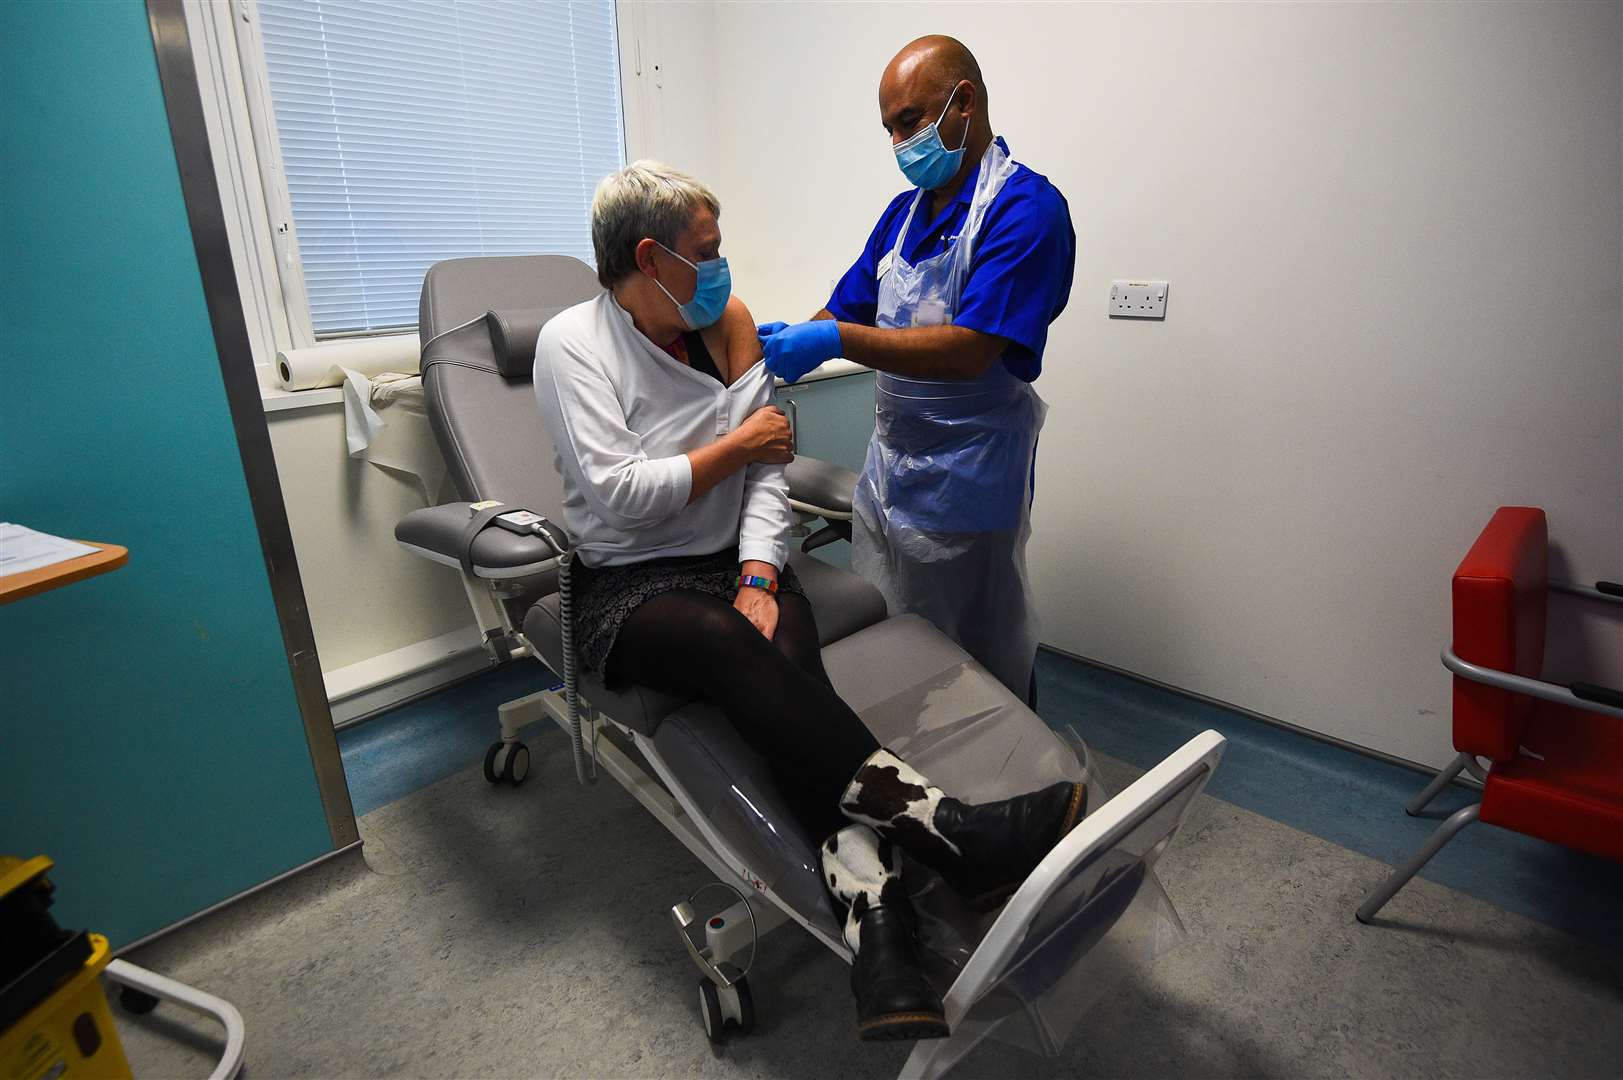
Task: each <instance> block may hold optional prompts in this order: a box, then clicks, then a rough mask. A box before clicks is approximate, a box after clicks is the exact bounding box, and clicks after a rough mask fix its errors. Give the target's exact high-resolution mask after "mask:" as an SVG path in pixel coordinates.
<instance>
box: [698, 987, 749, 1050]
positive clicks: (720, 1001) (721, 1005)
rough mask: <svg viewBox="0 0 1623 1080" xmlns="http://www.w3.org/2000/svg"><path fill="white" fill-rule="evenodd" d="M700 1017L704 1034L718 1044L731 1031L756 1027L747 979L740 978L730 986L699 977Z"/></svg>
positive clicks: (743, 1030)
mask: <svg viewBox="0 0 1623 1080" xmlns="http://www.w3.org/2000/svg"><path fill="white" fill-rule="evenodd" d="M699 1019H700V1020H702V1021H703V1022H704V1034H705V1037H706V1038H708V1039H709V1040H710V1041H711V1042H712V1043H714V1044H715V1045H717V1046H720V1045H721V1044H722V1043H724V1042H726V1041H727V1037H728V1036H729V1035H731V1034H733V1033H735V1032H736V1033H737V1034H739V1035H748V1034H749V1033H750V1032H752V1031H754V1030H755V999H754V998H753V997H751V996H750V987H749V983H747V982H745V981H744V980H743V979H742V978H740V979H739V980H738V981H737V982H735V983H733V985H732V986H730V987H726V988H721V987H718V986H717V985H716V984H715V983H713V982H711V981H710V980H709V979H700V980H699Z"/></svg>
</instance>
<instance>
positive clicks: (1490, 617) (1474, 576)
mask: <svg viewBox="0 0 1623 1080" xmlns="http://www.w3.org/2000/svg"><path fill="white" fill-rule="evenodd" d="M1548 557H1549V553H1548V534H1547V531H1546V525H1545V521H1544V511H1543V510H1540V509H1538V508H1537V507H1535V506H1501V507H1500V508H1499V509H1498V510H1496V511H1495V512H1494V515H1493V517H1492V518H1491V519H1490V520H1489V521H1488V524H1487V527H1486V528H1484V529H1483V530H1482V534H1481V535H1480V536H1478V537H1477V540H1476V543H1475V544H1473V545H1471V550H1470V551H1469V552H1467V553H1466V556H1465V558H1464V560H1463V561H1462V562H1461V563H1460V565H1459V568H1458V569H1457V570H1455V571H1454V652H1455V654H1456V655H1458V656H1459V658H1460V659H1461V660H1469V661H1470V662H1471V663H1473V664H1480V665H1482V666H1483V667H1490V668H1494V669H1496V670H1498V671H1509V672H1513V673H1514V674H1517V675H1525V676H1527V677H1528V678H1533V679H1536V678H1538V677H1539V675H1540V674H1541V672H1542V669H1543V666H1544V596H1545V590H1546V588H1547V587H1548V582H1547V563H1548ZM1532 701H1533V699H1531V698H1528V697H1525V696H1523V695H1521V694H1512V693H1510V692H1508V691H1505V690H1497V689H1494V688H1493V687H1491V686H1483V685H1482V684H1481V683H1474V682H1470V681H1469V680H1466V679H1461V678H1458V677H1456V678H1455V679H1454V749H1456V750H1461V751H1463V752H1465V753H1468V754H1479V755H1481V756H1483V757H1486V758H1489V759H1491V760H1493V761H1510V760H1511V759H1513V758H1514V757H1515V756H1516V747H1518V746H1519V745H1521V742H1522V731H1523V729H1524V728H1525V727H1526V725H1527V721H1528V719H1529V718H1530V717H1531V715H1532Z"/></svg>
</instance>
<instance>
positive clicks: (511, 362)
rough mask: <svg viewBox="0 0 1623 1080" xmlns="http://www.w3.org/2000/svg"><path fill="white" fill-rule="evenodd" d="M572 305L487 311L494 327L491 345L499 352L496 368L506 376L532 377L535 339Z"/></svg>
mask: <svg viewBox="0 0 1623 1080" xmlns="http://www.w3.org/2000/svg"><path fill="white" fill-rule="evenodd" d="M568 306H569V305H567V304H566V305H562V306H559V307H535V308H509V309H507V310H504V311H487V312H485V322H486V324H488V326H489V327H490V347H491V349H492V351H494V352H495V354H496V367H497V368H498V369H499V370H500V371H501V373H502V374H503V375H505V376H507V377H508V378H509V379H513V378H519V377H523V378H529V376H530V372H531V371H532V370H533V369H534V367H535V342H536V339H537V338H539V337H540V336H541V327H543V326H545V325H546V323H547V320H548V319H550V318H552V317H553V316H554V315H556V314H558V313H559V312H560V311H563V310H565V308H567V307H568Z"/></svg>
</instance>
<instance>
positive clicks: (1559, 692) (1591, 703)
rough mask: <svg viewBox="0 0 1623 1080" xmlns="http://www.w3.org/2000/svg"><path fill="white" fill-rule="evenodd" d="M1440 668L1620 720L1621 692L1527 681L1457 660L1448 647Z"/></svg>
mask: <svg viewBox="0 0 1623 1080" xmlns="http://www.w3.org/2000/svg"><path fill="white" fill-rule="evenodd" d="M1443 666H1444V667H1445V668H1447V669H1448V670H1450V671H1452V672H1453V673H1454V674H1456V675H1458V676H1459V677H1460V678H1462V679H1469V680H1471V681H1472V682H1477V683H1481V684H1483V685H1484V686H1494V687H1498V688H1499V689H1500V690H1509V691H1510V692H1511V693H1513V694H1526V695H1527V696H1528V697H1536V698H1539V699H1541V700H1544V701H1553V702H1555V703H1556V704H1557V705H1565V706H1566V707H1567V708H1569V709H1582V710H1583V711H1585V712H1597V713H1601V714H1602V715H1605V716H1615V717H1618V718H1619V719H1623V693H1619V692H1618V691H1616V690H1608V689H1607V688H1606V687H1604V686H1594V685H1592V684H1590V683H1574V684H1573V686H1572V688H1571V689H1568V688H1567V687H1565V686H1562V685H1560V684H1559V683H1552V682H1544V681H1543V680H1541V679H1529V678H1527V677H1526V676H1524V675H1512V674H1511V673H1510V672H1508V671H1500V670H1498V669H1497V668H1490V667H1483V666H1482V665H1481V664H1473V663H1471V662H1470V661H1469V660H1461V659H1460V658H1459V657H1458V656H1456V655H1455V654H1454V650H1453V648H1452V647H1447V648H1444V649H1443ZM1579 688H1582V689H1583V690H1584V691H1585V694H1589V693H1594V692H1599V693H1600V694H1601V695H1616V700H1615V701H1613V699H1612V698H1609V697H1605V696H1601V697H1588V696H1585V694H1580V693H1578V692H1577V691H1578V690H1579Z"/></svg>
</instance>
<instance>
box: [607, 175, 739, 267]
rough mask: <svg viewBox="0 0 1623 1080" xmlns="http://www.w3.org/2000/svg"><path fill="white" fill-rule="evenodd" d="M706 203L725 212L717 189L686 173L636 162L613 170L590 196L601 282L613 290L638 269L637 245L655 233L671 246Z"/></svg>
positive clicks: (657, 237) (717, 213) (667, 245)
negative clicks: (716, 192)
mask: <svg viewBox="0 0 1623 1080" xmlns="http://www.w3.org/2000/svg"><path fill="white" fill-rule="evenodd" d="M701 206H708V207H709V208H710V212H711V213H712V214H715V215H717V216H718V217H719V216H720V214H721V201H720V200H719V199H717V198H716V194H715V192H713V191H711V190H710V189H709V188H707V187H705V186H704V185H703V184H701V183H699V181H697V180H695V179H694V178H693V177H691V176H689V175H687V174H686V173H682V172H677V171H676V170H675V169H673V168H671V167H670V166H669V165H662V164H660V163H659V162H657V161H634V162H632V163H631V164H630V165H627V166H626V167H625V168H623V169H620V170H618V171H616V172H611V173H609V175H607V176H605V177H604V178H603V181H602V183H600V184H598V185H597V194H596V195H594V196H592V250H593V252H594V253H595V254H596V255H597V280H598V281H599V282H601V283H602V285H603V287H604V288H605V289H612V288H614V286H615V284H616V283H617V282H619V281H621V280H623V279H624V278H625V277H626V276H627V275H629V274H630V273H631V272H632V271H633V270H635V269H636V268H637V245H638V244H639V243H641V242H642V240H643V238H644V237H652V238H653V239H654V240H657V241H658V242H659V243H661V244H664V245H665V246H666V247H668V248H674V247H676V238H677V236H679V235H680V234H681V232H682V230H683V229H685V228H687V227H688V223H689V222H690V221H692V220H693V212H694V211H695V210H697V209H698V208H699V207H701Z"/></svg>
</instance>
